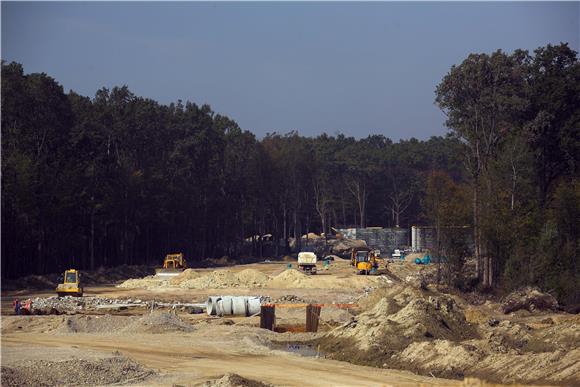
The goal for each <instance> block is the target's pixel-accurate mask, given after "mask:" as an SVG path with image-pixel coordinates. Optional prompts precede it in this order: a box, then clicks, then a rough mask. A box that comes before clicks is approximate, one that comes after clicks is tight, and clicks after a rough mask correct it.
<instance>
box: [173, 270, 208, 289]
mask: <svg viewBox="0 0 580 387" xmlns="http://www.w3.org/2000/svg"><path fill="white" fill-rule="evenodd" d="M201 276H202V274H201V273H198V272H196V271H194V270H193V269H185V270H184V271H183V272H182V273H179V274H178V275H176V276H175V277H173V278H171V279H170V280H169V284H170V285H180V284H181V283H182V282H184V281H187V280H192V279H196V278H199V277H201Z"/></svg>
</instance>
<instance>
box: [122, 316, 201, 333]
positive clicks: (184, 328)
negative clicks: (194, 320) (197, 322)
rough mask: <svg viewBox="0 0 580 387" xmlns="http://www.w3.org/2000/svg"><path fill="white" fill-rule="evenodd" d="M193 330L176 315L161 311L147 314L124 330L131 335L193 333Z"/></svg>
mask: <svg viewBox="0 0 580 387" xmlns="http://www.w3.org/2000/svg"><path fill="white" fill-rule="evenodd" d="M192 330H193V329H192V327H191V325H189V324H186V323H185V322H183V320H181V319H180V318H179V317H177V315H175V314H174V313H167V312H161V311H155V312H153V313H146V314H144V315H143V316H142V317H141V318H139V319H137V320H135V321H133V322H132V323H131V324H130V325H128V326H127V327H125V328H124V329H123V331H126V332H130V333H166V332H191V331H192Z"/></svg>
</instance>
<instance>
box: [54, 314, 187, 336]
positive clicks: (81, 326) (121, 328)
mask: <svg viewBox="0 0 580 387" xmlns="http://www.w3.org/2000/svg"><path fill="white" fill-rule="evenodd" d="M192 330H193V328H192V326H191V325H189V324H187V323H185V322H184V321H183V320H181V319H180V318H179V317H178V316H177V315H175V314H173V313H167V312H162V311H154V312H152V313H146V314H144V315H143V316H141V317H139V316H111V315H102V316H87V315H79V316H67V317H64V318H63V320H62V323H61V324H60V326H59V327H58V328H56V329H55V330H54V332H55V333H65V334H67V333H98V334H106V333H110V334H118V333H123V334H126V333H166V332H191V331H192Z"/></svg>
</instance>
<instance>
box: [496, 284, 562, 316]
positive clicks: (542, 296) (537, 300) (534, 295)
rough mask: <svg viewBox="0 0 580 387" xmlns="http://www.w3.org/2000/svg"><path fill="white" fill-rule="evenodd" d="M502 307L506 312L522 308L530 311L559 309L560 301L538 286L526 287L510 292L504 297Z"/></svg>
mask: <svg viewBox="0 0 580 387" xmlns="http://www.w3.org/2000/svg"><path fill="white" fill-rule="evenodd" d="M501 309H502V311H503V312H504V313H505V314H508V313H511V312H515V311H517V310H521V309H525V310H527V311H529V312H535V311H538V310H557V309H558V301H557V300H556V298H555V297H554V296H552V295H551V294H548V293H542V292H541V291H540V290H539V289H538V288H532V287H525V288H523V289H520V290H516V291H515V292H512V293H510V294H509V295H508V296H507V297H506V298H505V299H504V301H503V303H502V307H501Z"/></svg>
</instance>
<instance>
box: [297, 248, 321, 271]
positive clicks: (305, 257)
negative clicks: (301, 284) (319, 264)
mask: <svg viewBox="0 0 580 387" xmlns="http://www.w3.org/2000/svg"><path fill="white" fill-rule="evenodd" d="M316 261H317V257H316V254H314V253H312V252H307V251H303V252H300V253H298V268H299V269H300V270H302V271H304V272H305V273H306V274H316Z"/></svg>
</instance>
